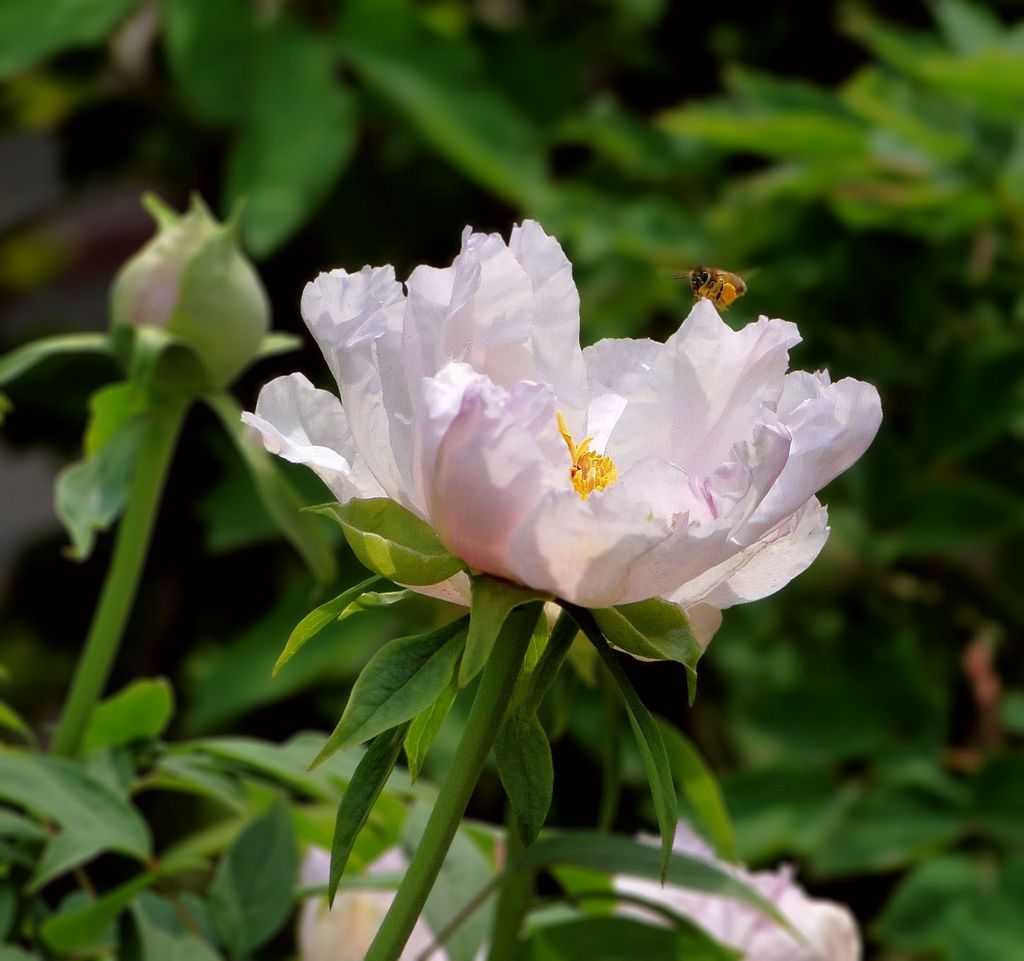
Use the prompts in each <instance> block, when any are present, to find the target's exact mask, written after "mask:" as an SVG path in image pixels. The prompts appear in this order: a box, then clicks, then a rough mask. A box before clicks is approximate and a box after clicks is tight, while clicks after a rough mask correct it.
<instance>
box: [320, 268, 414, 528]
mask: <svg viewBox="0 0 1024 961" xmlns="http://www.w3.org/2000/svg"><path fill="white" fill-rule="evenodd" d="M404 313H405V294H404V292H403V291H402V286H401V284H399V283H397V282H396V280H395V274H394V270H393V268H391V267H378V268H371V267H364V268H363V269H362V270H361V271H360V272H359V273H358V274H349V273H347V272H346V271H344V270H333V271H331V272H330V273H327V274H321V275H320V276H319V277H318V278H317V279H316V280H315V281H313V282H312V283H309V284H307V285H306V289H305V290H304V291H303V294H302V316H303V319H304V320H305V321H306V324H307V326H308V327H309V329H310V332H311V333H312V334H313V336H314V337H315V338H316V340H317V343H318V344H319V345H320V349H321V350H322V351H323V353H324V357H325V358H326V360H327V363H328V365H329V366H330V368H331V372H332V373H333V374H334V377H335V379H336V380H337V382H338V389H339V392H340V393H341V400H342V403H343V404H344V406H345V411H346V413H347V414H348V421H349V427H350V429H351V431H352V436H353V438H354V439H355V442H356V445H357V446H358V448H359V451H360V452H361V453H362V455H363V457H364V458H365V460H366V463H367V465H368V467H369V468H370V470H371V471H372V472H373V475H374V476H375V477H376V478H377V480H378V482H379V483H380V485H381V487H382V488H383V489H384V490H385V491H386V492H387V494H388V496H389V497H392V498H393V499H394V500H396V501H398V502H399V503H400V504H402V505H404V506H405V507H407V508H409V509H410V510H412V511H414V512H416V513H419V514H421V515H422V509H423V508H422V502H421V500H420V499H419V498H418V497H417V491H416V488H415V485H414V483H413V460H414V449H415V444H416V438H415V436H414V433H413V423H414V413H415V411H414V409H413V405H412V400H411V397H410V393H409V386H408V381H407V379H406V374H405V369H404V366H403V358H402V318H403V315H404Z"/></svg>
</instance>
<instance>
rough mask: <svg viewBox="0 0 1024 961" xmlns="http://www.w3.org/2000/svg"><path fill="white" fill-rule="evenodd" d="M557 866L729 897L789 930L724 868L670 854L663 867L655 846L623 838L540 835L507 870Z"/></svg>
mask: <svg viewBox="0 0 1024 961" xmlns="http://www.w3.org/2000/svg"><path fill="white" fill-rule="evenodd" d="M557 865H570V866H573V867H577V868H584V869H587V870H593V871H600V872H602V873H605V874H616V875H618V874H626V875H629V876H631V877H637V878H647V879H648V880H651V881H662V882H663V883H667V884H673V885H676V886H677V887H681V888H687V889H688V890H690V891H701V892H703V893H704V894H714V895H718V896H720V897H724V898H731V899H732V900H734V901H739V902H740V903H741V904H746V905H749V906H750V907H752V908H755V909H756V910H757V911H760V912H761V913H762V914H764V915H765V916H766V917H768V918H771V919H773V920H775V921H777V922H779V923H780V924H782V925H784V926H786V927H788V924H787V922H786V921H785V919H784V918H783V916H782V915H781V914H780V913H779V911H778V910H777V908H776V907H775V906H774V905H773V904H772V903H771V902H770V901H768V900H767V899H765V898H764V897H763V896H762V895H761V894H760V893H759V892H758V891H757V890H756V889H754V888H752V887H749V886H748V885H746V884H744V883H743V882H742V881H738V880H736V878H734V877H733V876H732V875H731V874H729V873H727V872H726V871H724V870H723V869H722V868H719V867H717V866H716V865H714V864H711V863H709V862H707V861H703V860H701V859H700V858H695V857H691V856H690V855H688V854H680V853H678V852H675V851H670V852H669V858H668V862H667V864H665V863H664V862H663V860H662V857H661V855H660V854H659V852H658V849H657V848H654V847H651V846H650V845H647V844H641V843H640V842H638V841H633V840H632V839H630V838H627V837H623V836H621V835H615V834H599V833H597V832H593V831H566V832H563V833H560V834H557V835H554V836H552V837H544V838H542V839H541V840H539V841H537V842H535V843H534V844H532V845H530V847H528V848H527V849H526V850H525V851H524V852H523V853H522V854H520V855H519V857H518V858H516V860H515V861H514V862H513V863H512V864H511V865H510V866H509V870H510V871H523V870H538V869H546V868H550V867H554V866H557Z"/></svg>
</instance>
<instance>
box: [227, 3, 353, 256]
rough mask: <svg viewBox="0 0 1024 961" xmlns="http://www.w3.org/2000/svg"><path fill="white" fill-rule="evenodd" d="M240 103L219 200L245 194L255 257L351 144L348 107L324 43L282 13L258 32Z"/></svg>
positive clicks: (303, 212) (273, 243)
mask: <svg viewBox="0 0 1024 961" xmlns="http://www.w3.org/2000/svg"><path fill="white" fill-rule="evenodd" d="M253 63H254V64H257V65H258V67H257V69H255V70H254V71H253V73H252V75H251V82H250V85H249V87H248V90H247V94H248V98H249V101H248V109H247V111H246V113H245V117H244V119H243V122H242V128H241V132H240V135H239V137H238V139H237V141H236V143H235V146H234V148H233V150H232V152H231V156H230V159H229V161H228V170H227V183H226V191H227V205H228V206H229V207H230V206H233V205H234V203H235V202H236V201H237V200H238V199H239V198H243V197H244V198H245V201H246V204H245V209H244V212H243V215H242V234H243V237H244V239H245V244H246V246H247V247H248V248H249V249H250V250H251V251H252V253H253V254H254V255H255V256H257V257H265V256H267V255H268V254H270V253H272V252H273V251H274V250H275V249H276V248H277V247H278V246H280V245H281V243H283V242H284V241H285V240H287V239H288V238H289V237H290V236H291V235H292V234H293V233H294V232H295V231H296V230H297V229H298V228H299V227H301V226H302V224H303V223H304V222H305V220H306V218H307V217H308V216H309V214H310V213H311V212H312V211H313V210H315V209H316V208H317V207H318V206H319V204H320V203H321V201H322V200H323V199H324V196H325V195H326V194H327V192H328V190H330V188H331V186H332V184H333V183H334V181H335V180H336V179H337V177H338V174H339V173H340V172H341V170H342V168H343V167H344V166H345V164H346V163H347V162H348V160H349V158H350V157H351V155H352V151H353V147H354V145H355V134H356V127H357V125H356V106H355V98H354V97H353V95H352V93H351V91H350V90H348V89H347V87H345V86H343V85H342V81H341V78H340V77H338V76H337V75H336V72H335V69H334V63H333V62H332V57H331V56H330V50H329V47H328V42H327V41H326V40H324V39H322V38H321V37H319V36H317V34H316V33H314V32H313V31H312V30H309V29H306V28H305V27H303V26H302V25H301V23H300V22H299V21H298V20H296V19H293V18H291V17H288V16H280V17H279V18H278V19H277V20H276V21H274V22H272V23H270V24H269V25H267V26H266V27H264V28H262V29H260V30H259V32H258V34H257V38H256V42H255V45H254V49H253Z"/></svg>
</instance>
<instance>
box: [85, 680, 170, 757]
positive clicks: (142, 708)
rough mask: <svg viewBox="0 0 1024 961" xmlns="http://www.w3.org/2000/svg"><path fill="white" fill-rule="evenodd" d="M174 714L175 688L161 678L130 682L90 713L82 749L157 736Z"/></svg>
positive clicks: (112, 745) (127, 742)
mask: <svg viewBox="0 0 1024 961" xmlns="http://www.w3.org/2000/svg"><path fill="white" fill-rule="evenodd" d="M173 713H174V690H173V688H172V687H171V685H170V683H169V682H168V681H167V680H166V679H165V678H162V677H158V678H152V679H143V680H138V681H132V683H131V684H129V685H128V686H127V687H125V688H123V689H122V690H120V691H118V692H117V693H116V694H114V695H112V696H111V697H108V698H105V699H104V700H103V701H102V702H100V703H99V704H98V705H97V706H96V708H95V709H94V710H93V712H92V714H91V715H89V722H88V724H87V725H86V729H85V735H84V738H83V741H82V749H83V750H85V751H93V750H96V749H97V748H101V747H116V746H118V745H120V744H129V743H131V742H132V741H141V740H147V739H152V738H155V737H159V736H160V735H161V734H163V732H164V729H165V728H166V727H167V725H168V724H169V723H170V720H171V715H172V714H173Z"/></svg>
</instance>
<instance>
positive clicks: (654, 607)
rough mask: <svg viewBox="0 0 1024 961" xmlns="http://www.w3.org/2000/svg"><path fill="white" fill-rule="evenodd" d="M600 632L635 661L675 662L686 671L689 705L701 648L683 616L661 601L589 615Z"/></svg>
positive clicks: (675, 607) (622, 605) (695, 687)
mask: <svg viewBox="0 0 1024 961" xmlns="http://www.w3.org/2000/svg"><path fill="white" fill-rule="evenodd" d="M590 613H591V614H593V615H594V620H595V621H597V625H598V627H600V628H601V632H602V633H603V634H604V636H605V637H606V638H608V640H609V641H610V642H611V644H613V645H614V646H615V647H617V648H619V649H620V650H623V651H625V652H626V653H627V654H633V655H635V656H637V657H648V658H654V659H656V660H662V661H665V660H667V661H678V662H679V663H680V664H682V665H683V667H684V668H686V686H687V689H688V690H689V693H690V703H691V704H692V703H693V699H694V697H696V694H697V661H699V660H700V656H701V655H702V654H703V653H704V648H703V647H702V646H701V643H700V641H698V640H697V638H696V636H695V635H694V633H693V628H692V627H691V626H690V619H689V618H688V617H687V616H686V612H685V611H684V610H683V609H682V608H681V607H680V606H679V605H678V604H673V603H671V602H670V601H666V600H663V599H662V598H660V597H652V598H650V599H649V600H646V601H639V602H638V603H636V604H620V605H619V606H618V607H603V608H598V609H596V610H593V611H591V612H590Z"/></svg>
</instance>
